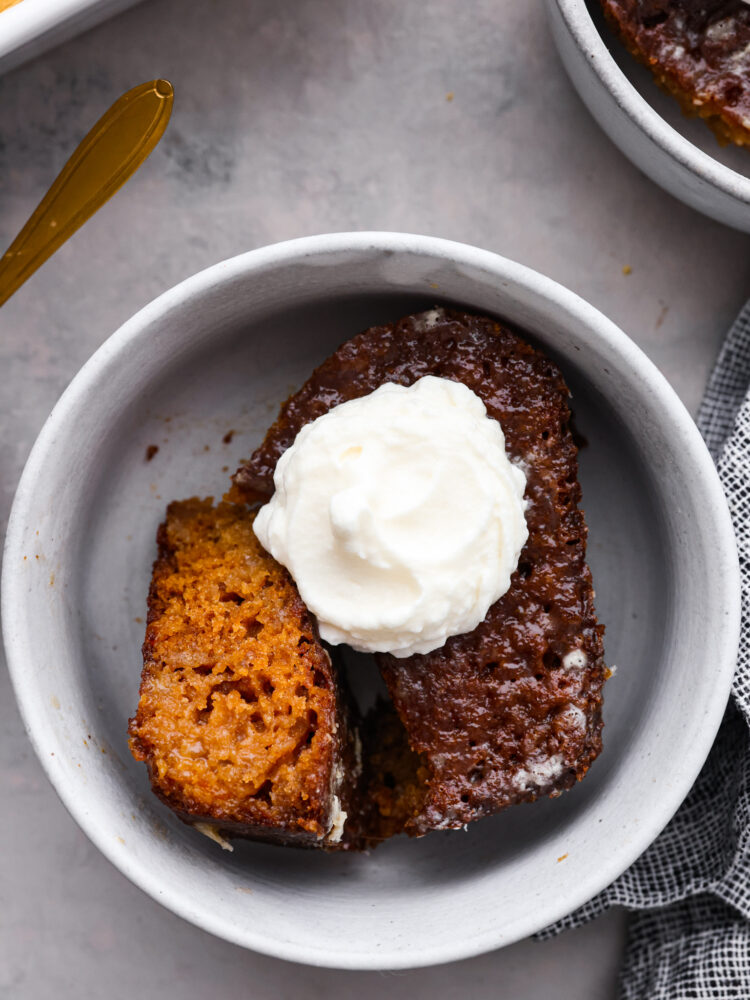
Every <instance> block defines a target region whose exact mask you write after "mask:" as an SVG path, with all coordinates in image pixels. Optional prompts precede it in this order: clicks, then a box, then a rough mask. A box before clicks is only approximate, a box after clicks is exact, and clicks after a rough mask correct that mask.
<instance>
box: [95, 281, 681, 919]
mask: <svg viewBox="0 0 750 1000" xmlns="http://www.w3.org/2000/svg"><path fill="white" fill-rule="evenodd" d="M432 304H434V300H428V299H424V298H411V297H408V296H401V295H391V296H381V297H379V299H378V300H377V301H376V302H373V301H372V300H371V299H369V298H366V299H362V298H356V297H355V298H352V299H350V300H349V301H343V302H342V301H339V302H337V303H336V306H335V309H332V308H331V307H330V306H329V305H326V304H320V305H317V306H316V305H308V306H306V307H305V309H304V310H303V311H299V310H296V309H293V308H292V309H289V310H288V311H287V312H286V313H282V314H277V315H276V316H275V318H274V319H273V321H266V320H264V321H262V322H260V323H258V324H256V325H252V326H249V327H247V328H243V329H241V330H235V331H227V332H226V333H224V334H223V335H222V336H221V337H220V338H217V340H215V341H213V342H210V343H207V344H205V345H204V346H203V348H202V349H200V350H197V351H195V352H193V353H192V354H191V355H190V356H189V357H188V358H186V359H183V360H180V361H176V362H175V363H174V364H173V365H171V366H170V367H169V368H168V369H167V370H166V371H165V372H163V373H161V375H160V376H159V377H158V379H156V380H155V381H153V382H151V383H150V384H149V385H148V387H147V388H146V390H145V391H144V392H142V393H141V394H140V395H139V397H138V399H137V400H136V401H134V402H133V404H132V405H131V406H130V408H129V409H128V411H127V412H126V413H124V414H123V416H122V420H121V421H120V422H119V423H118V424H116V425H113V426H112V428H111V431H110V433H111V435H112V439H111V442H110V443H109V445H108V446H106V447H105V449H104V451H105V453H106V454H107V455H108V460H107V461H106V463H104V464H103V465H102V466H101V468H100V470H99V477H98V481H97V482H96V483H92V484H91V490H90V493H89V495H88V498H87V499H88V511H87V513H86V515H85V520H86V522H87V524H88V530H87V535H86V544H85V553H84V560H83V567H84V569H83V574H82V577H81V590H80V595H79V600H80V632H79V635H78V637H77V639H78V642H79V644H80V649H81V662H82V664H83V665H84V666H83V667H82V669H84V670H85V672H86V681H85V686H86V687H87V690H88V692H89V697H90V701H89V705H88V706H87V710H86V711H87V717H88V725H89V727H90V730H91V734H92V737H93V739H92V743H95V744H96V745H97V746H99V747H101V748H105V749H106V750H107V753H109V754H113V755H114V756H116V758H117V759H118V761H119V762H120V764H121V767H122V768H123V770H124V772H125V774H126V776H127V778H126V780H127V783H128V785H129V786H130V788H131V789H132V793H133V797H134V799H136V800H137V801H138V802H139V814H138V816H137V818H133V817H128V816H123V822H122V827H121V829H118V830H117V831H114V830H113V836H117V835H120V836H122V837H123V838H124V839H125V840H126V841H127V840H128V827H129V825H130V824H131V823H133V822H137V823H138V824H141V823H144V822H145V823H148V824H151V825H152V826H153V828H154V829H159V830H161V831H163V833H164V836H165V837H167V838H168V840H169V843H170V844H171V845H172V847H173V849H176V850H177V851H179V852H181V853H185V852H189V853H190V854H192V855H194V856H195V857H197V858H199V859H200V860H199V862H198V863H199V864H200V865H201V866H204V867H205V868H206V869H207V870H213V871H215V873H216V874H215V877H216V878H218V877H219V873H221V877H222V878H229V879H231V880H234V881H235V882H236V885H237V887H242V886H245V887H247V886H250V887H252V886H253V885H254V884H255V883H256V881H257V880H261V881H270V882H272V883H274V884H276V885H280V886H284V887H285V889H286V890H288V891H289V892H293V893H300V892H302V893H311V894H313V895H314V897H315V898H316V899H317V901H318V902H320V899H321V897H326V898H328V899H329V900H335V898H336V896H337V895H338V894H339V893H341V892H342V891H346V887H347V886H351V885H353V884H355V885H357V886H358V887H359V890H358V891H361V892H363V893H365V894H366V896H367V898H368V899H370V900H372V901H373V904H374V905H379V904H380V905H383V906H386V905H387V902H388V900H389V899H393V897H394V894H398V895H399V896H404V895H408V894H409V893H419V892H421V891H423V890H424V889H425V887H430V888H431V889H432V890H433V891H434V890H435V889H436V888H438V887H440V891H441V892H446V891H448V890H449V889H450V886H451V884H465V883H466V881H467V880H471V879H473V878H477V877H479V876H480V875H482V874H486V873H487V872H488V871H489V870H492V869H499V868H502V867H503V866H508V865H509V864H510V863H511V862H512V861H513V860H514V859H518V858H520V857H523V856H527V855H531V854H533V853H534V852H535V851H537V850H540V849H543V848H544V846H545V845H548V852H549V854H550V856H553V855H554V857H555V858H557V857H559V856H561V855H564V854H565V843H566V828H567V827H568V825H569V824H570V823H571V821H572V820H573V819H578V820H580V818H581V816H582V815H583V814H585V813H587V812H595V811H596V809H597V808H598V799H599V794H600V792H601V789H602V788H603V787H604V786H605V785H606V784H607V783H608V781H610V780H611V777H612V773H613V772H614V771H616V770H617V768H618V766H619V764H620V762H621V760H622V759H623V757H624V756H626V755H627V747H628V745H629V744H630V743H631V741H633V740H635V739H637V738H638V730H639V720H640V719H641V718H642V717H643V716H644V715H645V714H646V713H645V707H646V705H647V704H648V701H649V699H650V698H651V697H652V689H653V684H654V673H653V672H652V665H653V664H654V663H655V662H658V660H659V658H660V653H661V646H662V644H663V642H664V622H665V618H666V604H667V602H668V600H669V592H670V580H669V577H668V572H669V571H668V567H667V564H666V560H665V559H664V555H663V551H662V540H661V536H660V532H659V525H660V513H659V510H658V506H657V502H656V499H655V495H654V491H653V489H652V484H651V481H650V476H651V473H650V471H649V470H648V469H647V468H645V467H644V466H643V464H642V463H641V462H640V461H639V459H638V457H637V454H636V452H635V449H634V447H633V444H632V441H631V440H630V438H629V435H628V433H627V431H626V430H625V428H624V427H623V426H622V424H621V422H620V421H619V420H618V418H617V417H616V415H615V413H614V411H613V409H612V406H611V405H610V404H609V403H608V402H607V400H606V399H604V398H603V397H602V396H601V395H599V394H598V393H597V392H596V391H595V390H593V389H592V388H591V387H589V386H588V385H587V380H586V379H585V378H584V377H583V376H582V375H581V373H580V372H579V371H578V370H576V368H575V366H574V365H572V364H566V365H564V369H565V375H566V377H567V379H568V381H569V384H570V385H571V388H572V391H573V400H572V405H573V408H574V412H575V419H576V423H577V427H578V429H579V430H580V432H581V433H582V435H583V436H584V438H585V439H586V444H585V445H584V447H582V449H581V452H580V474H581V480H582V485H583V493H584V507H585V510H586V516H587V520H588V524H589V529H590V534H589V547H588V552H589V559H590V562H591V566H592V570H593V575H594V582H595V586H596V592H597V610H598V613H599V616H600V619H601V621H603V622H604V623H606V626H607V632H606V651H607V662H608V663H609V664H611V665H613V666H614V665H616V666H617V667H618V668H619V669H618V672H617V674H616V676H615V677H614V679H613V680H611V682H610V683H609V684H608V685H607V688H606V702H605V723H606V728H605V733H604V752H603V754H602V756H601V758H600V759H599V760H598V761H597V762H596V763H595V764H594V766H593V767H592V769H591V772H590V774H589V776H588V777H587V778H586V780H585V781H584V782H583V783H581V784H580V785H579V786H578V787H576V788H575V789H574V790H573V791H572V792H570V793H568V794H566V795H564V796H563V797H561V798H559V799H557V800H554V801H552V800H545V801H541V802H539V803H536V804H535V805H534V806H533V807H530V806H522V807H516V808H512V809H509V810H507V811H506V812H504V813H502V814H500V815H498V816H496V817H493V818H491V819H487V820H484V821H481V822H478V823H475V824H472V825H471V826H469V828H468V829H467V830H466V831H458V832H453V833H441V834H433V835H431V836H428V837H426V838H424V839H421V840H410V839H408V838H405V837H400V838H398V839H395V840H393V841H391V842H390V843H388V844H386V845H384V846H382V847H381V848H379V849H378V850H377V851H375V852H374V853H372V854H371V855H369V856H360V857H344V856H337V855H328V854H323V853H315V852H295V851H293V850H289V849H283V848H275V847H268V846H263V845H258V844H254V843H249V842H241V841H240V842H236V843H235V850H234V853H233V854H232V855H227V854H225V853H222V851H221V850H220V849H219V848H218V847H217V845H216V844H214V843H212V842H210V841H208V840H206V839H205V838H203V837H202V836H200V835H199V834H198V833H196V832H195V831H194V830H192V829H190V828H188V827H186V826H184V825H183V824H182V823H181V822H180V821H179V820H177V819H176V818H175V817H174V816H173V815H172V814H171V813H170V811H169V810H168V809H166V808H165V807H164V806H162V804H161V803H160V802H158V801H157V800H156V798H155V797H154V796H152V794H151V793H150V791H149V787H148V781H147V777H146V770H145V767H143V765H141V764H137V763H136V762H135V761H134V760H132V759H131V757H130V755H129V753H128V749H127V743H126V726H127V719H128V716H129V715H131V714H133V713H134V710H135V706H136V702H137V697H138V682H139V673H140V667H141V658H140V644H141V642H142V641H143V633H144V619H145V599H146V593H147V588H148V580H149V572H150V566H151V562H152V560H153V558H154V554H155V543H154V539H155V534H156V528H157V525H158V524H159V522H160V520H161V519H162V518H163V514H164V508H165V504H166V503H167V502H168V501H169V500H171V499H176V498H184V497H188V496H192V495H199V496H205V495H213V496H214V497H218V496H219V495H221V493H222V492H223V491H224V490H225V489H226V488H227V486H228V482H229V475H230V474H231V472H233V471H234V469H235V468H236V467H237V465H238V464H239V462H240V460H241V459H242V458H243V457H244V456H247V455H249V453H250V452H251V450H252V449H253V447H254V445H255V444H256V443H258V442H259V440H260V439H261V437H262V435H263V432H264V431H265V429H266V428H267V427H268V425H269V424H270V423H271V421H272V420H273V419H274V417H275V415H276V411H277V408H278V405H279V403H280V402H281V401H282V400H283V399H284V398H285V397H286V396H287V395H288V394H289V393H290V391H291V390H292V389H293V388H295V387H296V386H299V384H300V383H301V382H302V381H303V380H304V379H305V377H306V376H307V375H308V374H309V373H310V371H311V370H312V368H313V367H314V365H315V364H316V363H317V362H319V361H321V360H322V359H323V358H324V357H325V356H326V355H327V354H328V353H329V352H330V351H331V350H332V349H333V348H335V347H336V346H337V345H338V344H339V343H340V342H341V340H342V339H345V338H346V337H347V336H349V335H352V334H354V333H356V332H358V331H359V330H360V329H362V328H363V327H365V326H367V325H370V324H372V323H375V322H378V321H381V320H387V319H395V318H397V317H399V316H400V315H403V314H405V313H408V312H412V311H416V310H419V309H422V308H427V307H429V306H430V305H432ZM155 448H157V449H158V451H154V449H155ZM149 455H151V456H152V457H151V458H150V459H149V457H148V456H149ZM358 669H361V670H365V671H371V669H372V668H371V666H370V665H368V664H366V663H364V664H363V661H362V660H359V659H358V658H353V659H352V662H351V664H350V670H351V671H353V672H356V671H357V670H358ZM362 680H364V678H355V679H354V686H355V687H359V688H360V689H361V688H362ZM371 681H372V677H370V678H369V679H367V680H366V683H370V682H371ZM446 898H447V897H446Z"/></svg>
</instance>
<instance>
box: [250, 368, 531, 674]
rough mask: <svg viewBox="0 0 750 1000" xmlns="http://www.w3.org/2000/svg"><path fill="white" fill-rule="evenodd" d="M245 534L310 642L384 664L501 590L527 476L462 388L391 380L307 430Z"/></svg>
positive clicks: (517, 536) (451, 628)
mask: <svg viewBox="0 0 750 1000" xmlns="http://www.w3.org/2000/svg"><path fill="white" fill-rule="evenodd" d="M274 484H275V487H276V492H275V494H274V496H273V498H272V499H271V500H270V502H269V503H268V504H266V505H265V506H264V507H263V508H261V510H260V511H259V513H258V515H257V518H256V520H255V533H256V535H257V537H258V539H259V540H260V542H261V544H262V545H263V546H264V548H266V549H267V550H268V551H269V552H270V553H271V554H272V555H273V556H274V558H275V559H277V560H278V561H279V562H280V563H282V564H283V565H284V566H286V567H287V569H288V570H289V572H290V573H291V575H292V577H293V579H294V581H295V583H296V584H297V587H298V589H299V592H300V596H301V597H302V600H303V601H304V602H305V604H306V605H307V606H308V608H309V609H310V610H311V611H312V612H313V614H314V615H315V616H316V617H317V619H318V625H319V628H320V635H321V637H322V638H323V639H325V640H326V641H327V642H330V643H334V644H337V643H348V644H349V645H350V646H352V647H353V648H354V649H358V650H363V651H368V652H389V653H393V655H394V656H398V657H403V656H410V655H411V654H412V653H428V652H430V651H431V650H433V649H437V648H438V647H440V646H442V645H443V643H444V642H445V640H446V639H447V638H448V637H449V636H452V635H459V634H461V633H464V632H468V631H471V629H473V628H475V627H476V626H477V625H478V624H479V622H481V621H482V619H483V618H484V617H485V615H486V614H487V611H488V609H489V608H490V606H491V605H492V604H494V603H495V601H496V600H497V599H498V598H499V597H501V596H502V595H503V594H504V593H505V592H506V590H507V589H508V587H509V586H510V578H511V575H512V573H513V571H514V570H515V568H516V565H517V563H518V557H519V555H520V553H521V549H522V548H523V546H524V543H525V541H526V538H527V536H528V531H527V528H526V521H525V516H524V512H525V502H524V499H523V494H524V489H525V486H526V478H525V476H524V473H523V472H522V471H521V469H520V468H518V466H516V465H514V464H513V463H512V462H511V461H510V460H509V459H508V456H507V454H506V452H505V437H504V435H503V432H502V429H501V427H500V424H499V423H498V422H497V421H496V420H493V419H491V418H490V417H488V416H487V411H486V409H485V406H484V403H483V402H482V401H481V399H479V397H478V396H476V395H475V394H474V393H473V392H472V391H471V390H470V389H469V388H468V387H467V386H465V385H462V384H461V383H459V382H453V381H449V380H448V379H442V378H435V377H434V376H431V375H428V376H425V377H424V378H421V379H420V380H419V381H418V382H416V383H415V384H414V385H412V386H410V387H408V388H405V387H403V386H400V385H394V384H391V383H388V384H386V385H383V386H381V387H380V388H379V389H376V390H375V391H374V392H372V393H370V394H369V395H368V396H363V397H362V398H360V399H354V400H351V401H350V402H347V403H342V404H341V405H339V406H336V407H334V408H333V409H332V410H330V411H329V412H328V413H326V414H324V415H323V416H321V417H318V419H317V420H314V421H313V422H312V423H310V424H307V425H306V426H305V427H303V428H302V430H301V431H300V432H299V434H298V435H297V437H296V439H295V441H294V443H293V444H292V446H291V447H290V448H289V449H288V450H287V451H286V452H285V453H284V454H283V455H282V456H281V458H280V459H279V462H278V464H277V466H276V472H275V474H274Z"/></svg>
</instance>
